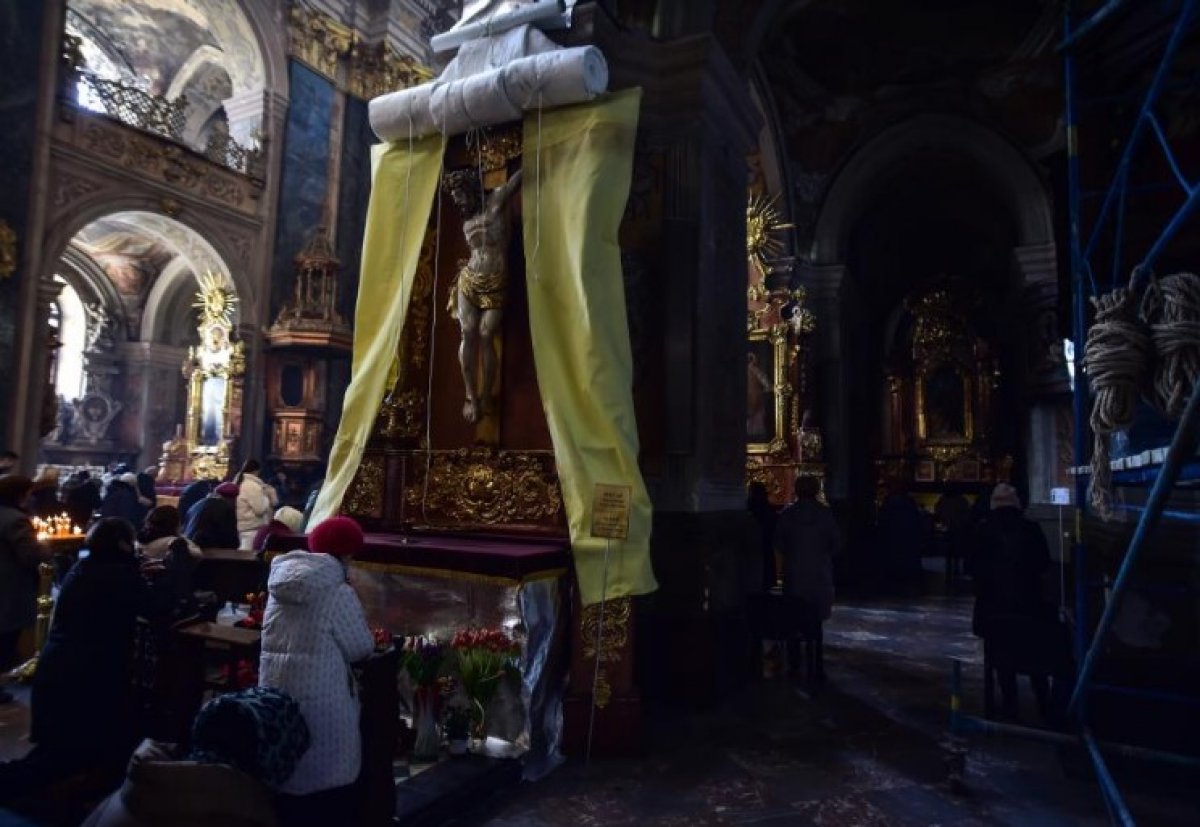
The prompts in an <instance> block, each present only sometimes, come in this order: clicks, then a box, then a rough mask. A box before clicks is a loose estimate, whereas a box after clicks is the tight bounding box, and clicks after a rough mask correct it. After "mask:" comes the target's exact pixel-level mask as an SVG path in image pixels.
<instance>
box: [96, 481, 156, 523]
mask: <svg viewBox="0 0 1200 827" xmlns="http://www.w3.org/2000/svg"><path fill="white" fill-rule="evenodd" d="M144 514H145V510H144V509H143V507H142V505H141V504H140V503H139V502H138V493H137V489H135V488H134V487H133V486H132V485H126V484H125V483H123V482H118V481H116V480H113V481H112V482H110V483H109V484H108V493H106V494H105V495H104V501H103V502H102V503H100V516H101V517H120V518H121V519H123V520H128V521H129V523H130V524H131V525H132V526H134V527H135V528H137V527H138V526H140V525H141V524H142V517H143V515H144Z"/></svg>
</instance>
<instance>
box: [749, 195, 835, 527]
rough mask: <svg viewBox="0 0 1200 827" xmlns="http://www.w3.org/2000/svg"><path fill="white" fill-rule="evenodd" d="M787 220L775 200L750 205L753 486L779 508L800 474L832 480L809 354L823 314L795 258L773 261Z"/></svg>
mask: <svg viewBox="0 0 1200 827" xmlns="http://www.w3.org/2000/svg"><path fill="white" fill-rule="evenodd" d="M789 226H790V225H788V224H784V223H782V221H781V220H780V218H779V215H778V212H777V209H776V207H775V201H774V199H770V198H764V197H762V196H760V195H752V196H751V198H750V201H749V203H748V205H747V208H746V246H747V274H748V286H747V289H746V301H747V305H746V306H747V313H746V483H747V485H749V484H750V483H761V484H762V485H763V486H765V487H766V489H767V496H768V497H769V498H770V500H771V502H772V503H774V504H776V505H783V504H785V503H788V502H791V500H792V496H793V491H792V489H793V485H794V483H795V480H796V477H798V476H812V477H817V478H818V479H820V480H821V481H822V483H823V482H824V477H825V466H824V461H823V460H824V456H823V449H824V446H823V440H822V435H821V430H820V429H819V428H818V427H816V425H815V423H814V422H813V421H812V414H811V405H810V402H811V400H810V387H809V385H810V382H809V358H810V355H811V337H812V334H813V332H814V330H815V329H816V319H815V317H814V316H813V313H812V311H811V310H809V309H808V307H807V305H806V299H807V291H806V290H805V289H804V287H802V286H801V287H792V286H791V283H792V261H791V260H790V259H786V258H784V259H778V258H770V257H769V254H771V253H775V252H778V251H779V249H780V247H779V245H778V243H777V242H776V241H775V239H774V237H773V233H776V232H778V231H780V230H783V229H785V228H787V227H789Z"/></svg>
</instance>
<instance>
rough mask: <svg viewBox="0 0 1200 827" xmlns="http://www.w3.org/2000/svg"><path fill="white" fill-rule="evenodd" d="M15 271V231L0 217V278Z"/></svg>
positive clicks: (7, 276)
mask: <svg viewBox="0 0 1200 827" xmlns="http://www.w3.org/2000/svg"><path fill="white" fill-rule="evenodd" d="M16 271H17V231H16V230H14V229H13V228H12V227H10V226H8V222H7V221H5V220H4V219H2V218H0V279H6V278H9V277H11V276H12V274H13V273H15V272H16Z"/></svg>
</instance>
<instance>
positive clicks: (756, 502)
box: [746, 482, 778, 591]
mask: <svg viewBox="0 0 1200 827" xmlns="http://www.w3.org/2000/svg"><path fill="white" fill-rule="evenodd" d="M746 510H747V511H749V512H750V515H751V516H752V517H754V521H755V522H756V523H758V536H759V555H760V556H761V557H762V589H763V591H770V590H771V589H773V588H774V587H775V582H776V580H777V579H778V578H777V575H776V572H775V521H776V519H777V515H776V513H775V506H773V505H771V500H770V499H769V498H768V496H767V487H766V486H765V485H763V484H762V483H761V482H752V483H750V489H749V494H748V496H747V498H746Z"/></svg>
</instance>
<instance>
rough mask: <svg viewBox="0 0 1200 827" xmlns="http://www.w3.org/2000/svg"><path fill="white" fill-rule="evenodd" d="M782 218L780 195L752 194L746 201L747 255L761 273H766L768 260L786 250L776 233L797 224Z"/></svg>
mask: <svg viewBox="0 0 1200 827" xmlns="http://www.w3.org/2000/svg"><path fill="white" fill-rule="evenodd" d="M781 218H782V216H781V215H780V213H779V196H778V195H770V196H764V195H751V196H750V200H749V201H747V202H746V257H747V258H748V259H749V260H750V262H751V263H752V264H754V265H755V266H757V267H758V269H759V272H761V273H764V274H765V273H766V272H767V262H768V261H769V260H770V259H773V258H776V257H778V256H779V254H780V253H782V252H783V250H784V245H783V242H782V241H780V240H779V239H778V238H776V237H775V234H776V233H778V232H779V231H780V230H787V229H791V228H792V227H794V226H795V225H794V224H788V223H785V222H783V221H782V220H781Z"/></svg>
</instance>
